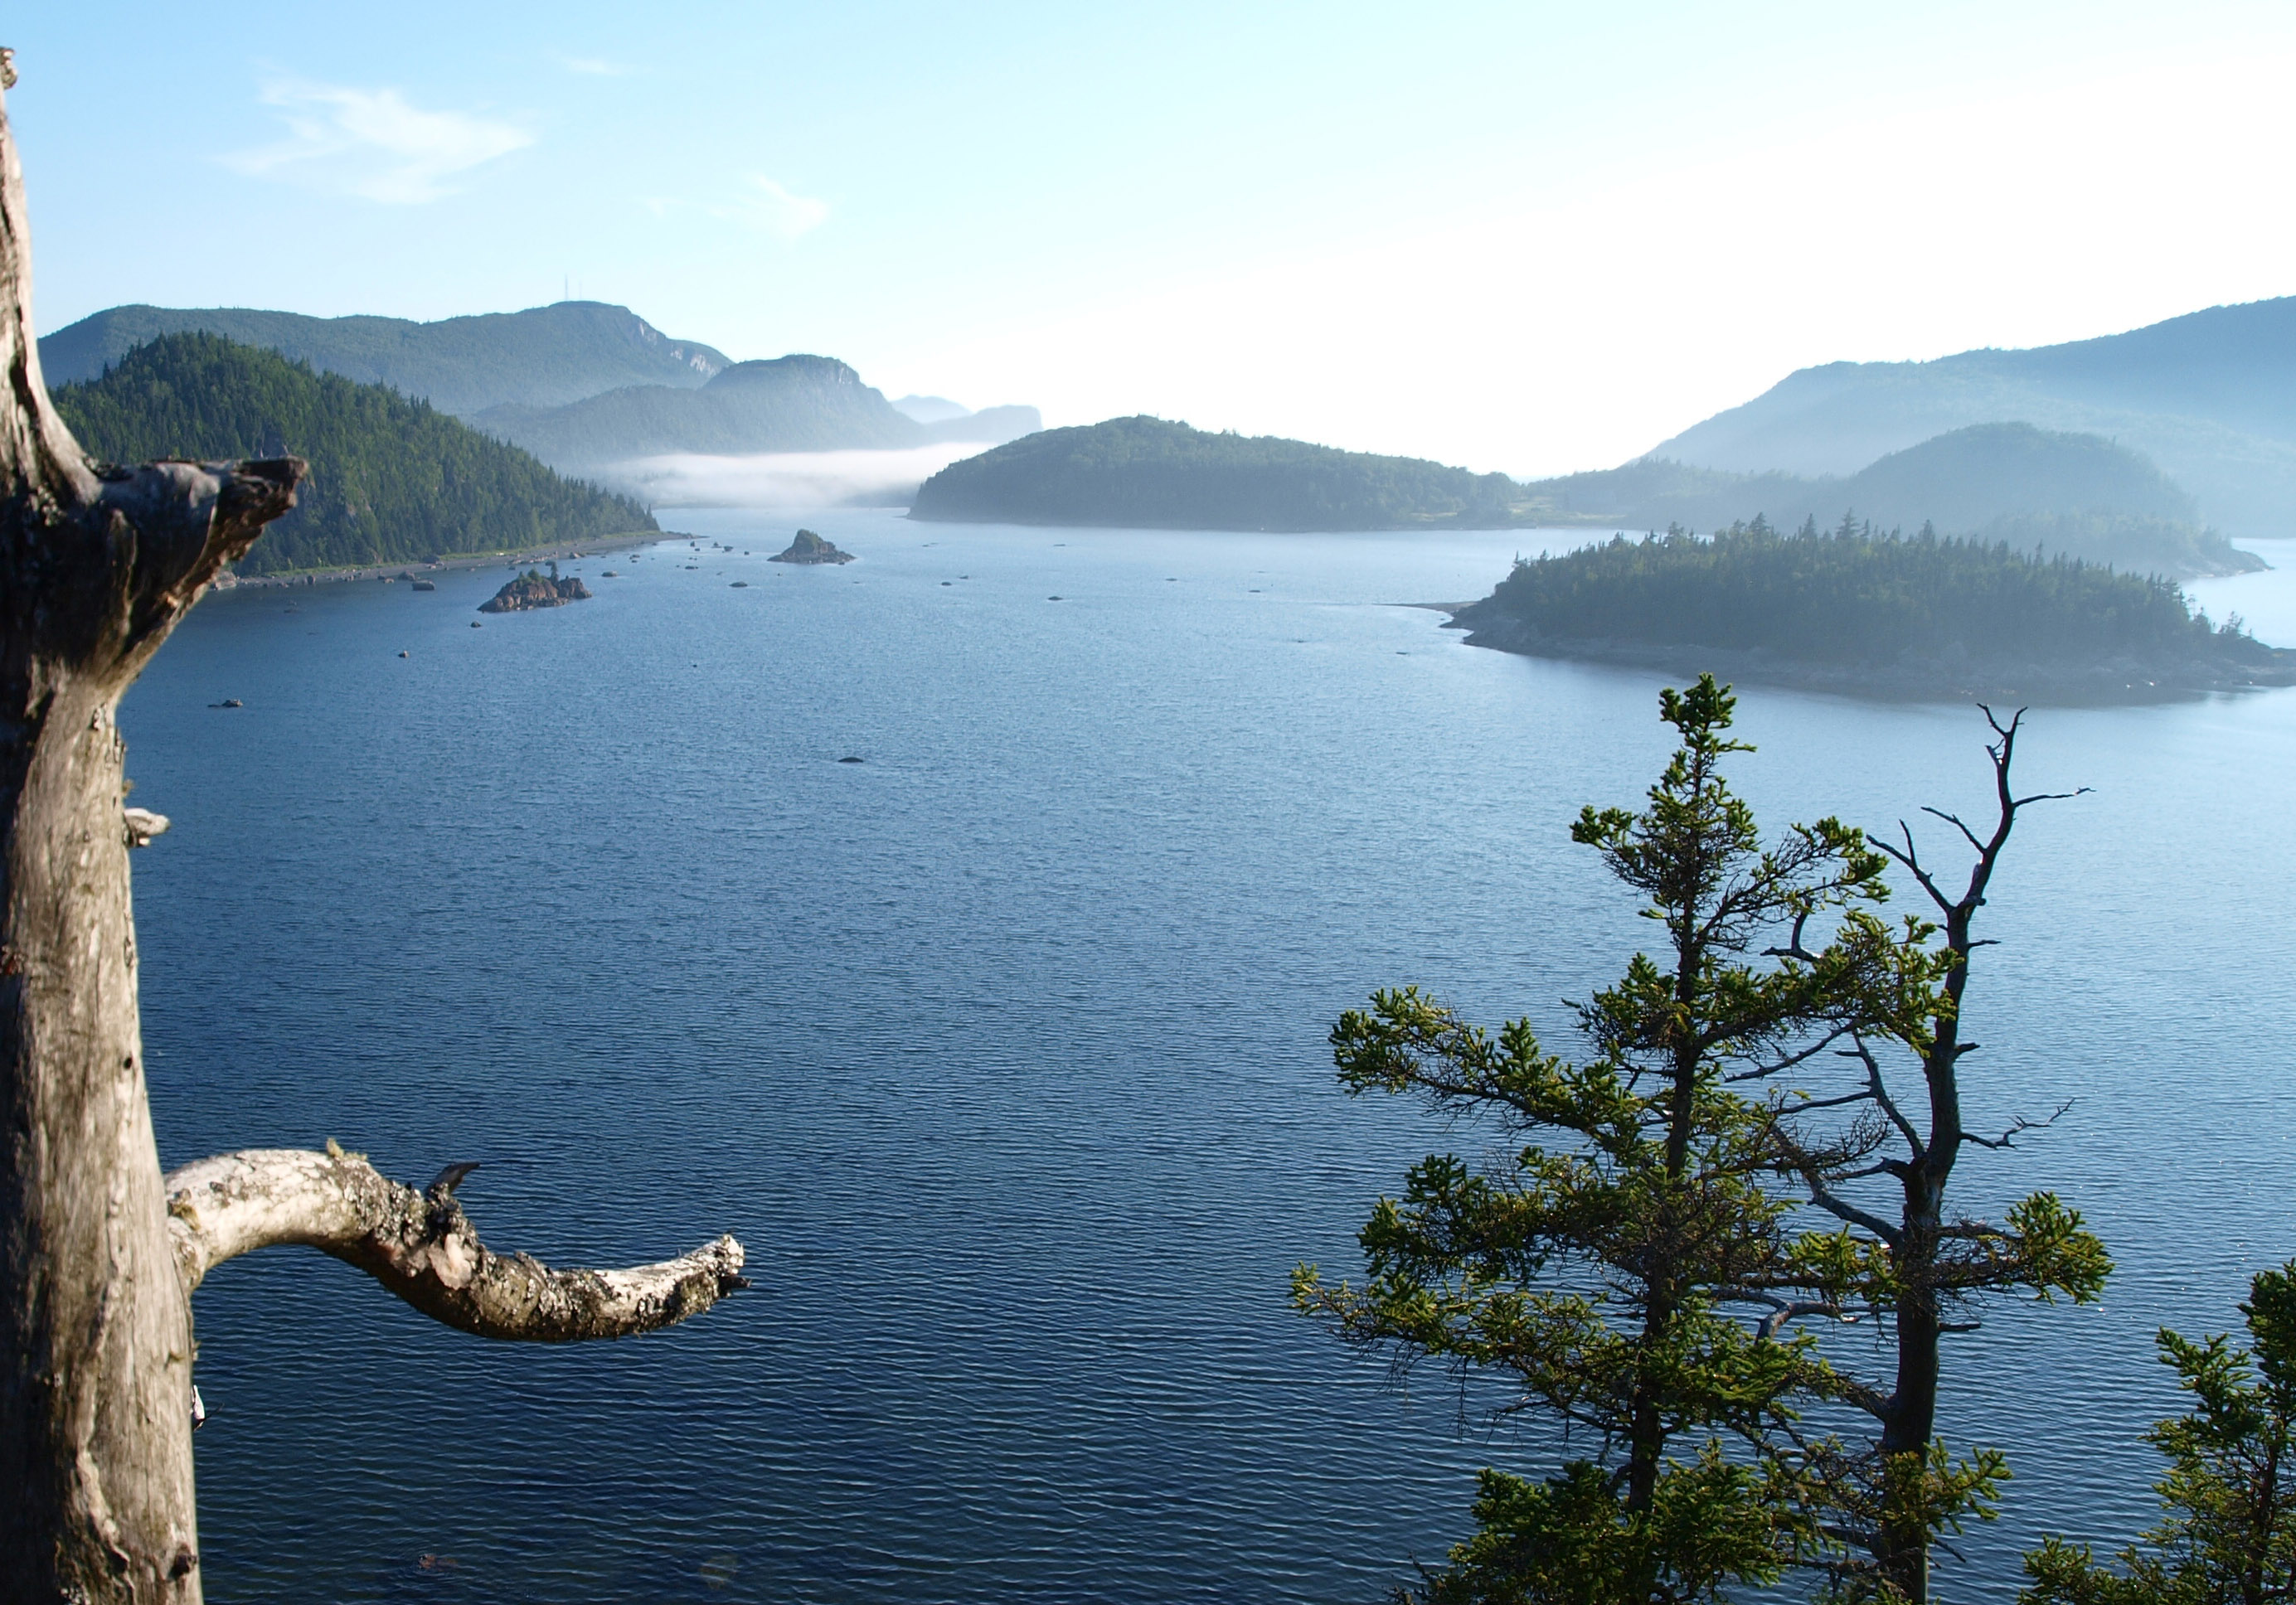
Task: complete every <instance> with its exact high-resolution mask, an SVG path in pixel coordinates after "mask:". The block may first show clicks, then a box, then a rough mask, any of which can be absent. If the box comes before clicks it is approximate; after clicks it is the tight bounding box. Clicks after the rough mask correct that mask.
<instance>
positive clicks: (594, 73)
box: [558, 56, 629, 78]
mask: <svg viewBox="0 0 2296 1605" xmlns="http://www.w3.org/2000/svg"><path fill="white" fill-rule="evenodd" d="M558 64H559V65H560V66H561V67H563V68H564V69H566V70H567V71H569V72H578V73H580V74H581V75H582V76H583V77H585V78H627V77H628V76H629V69H628V68H627V67H625V66H623V65H622V64H621V63H620V62H619V61H606V60H604V59H603V58H601V57H598V56H560V57H559V58H558Z"/></svg>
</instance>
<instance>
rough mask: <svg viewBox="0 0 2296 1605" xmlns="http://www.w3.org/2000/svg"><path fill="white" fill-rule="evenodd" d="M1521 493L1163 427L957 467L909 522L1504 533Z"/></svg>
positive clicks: (1083, 432) (1093, 431)
mask: <svg viewBox="0 0 2296 1605" xmlns="http://www.w3.org/2000/svg"><path fill="white" fill-rule="evenodd" d="M1522 497H1523V487H1521V485H1519V484H1517V483H1516V482H1515V481H1514V480H1513V479H1508V478H1507V477H1506V476H1505V474H1496V473H1494V474H1478V473H1473V472H1471V471H1468V470H1466V469H1464V468H1446V467H1445V466H1443V465H1442V464H1441V463H1429V462H1426V461H1423V460H1422V459H1420V458H1417V457H1382V456H1374V455H1373V454H1370V453H1367V452H1344V451H1338V450H1335V449H1333V447H1331V446H1310V445H1308V443H1307V442H1305V441H1301V440H1286V439H1283V438H1278V437H1276V436H1272V435H1254V436H1245V435H1216V434H1209V433H1207V432H1205V431H1204V430H1196V429H1191V428H1189V427H1188V426H1187V425H1186V424H1185V423H1171V422H1166V421H1165V420H1163V419H1160V418H1146V417H1141V418H1111V419H1110V420H1108V421H1107V422H1104V423H1095V424H1090V425H1087V426H1084V427H1081V428H1077V429H1059V430H1045V431H1044V432H1042V433H1040V434H1035V435H1029V436H1027V437H1024V438H1021V439H1019V440H1015V441H1013V443H1011V444H1010V445H1008V446H998V447H997V448H996V450H994V451H989V452H983V453H982V454H980V455H979V456H977V457H968V458H966V459H964V461H963V462H960V463H951V464H950V465H949V466H948V467H947V468H945V469H943V470H941V471H940V472H939V473H937V474H935V475H934V476H933V477H932V478H931V479H927V480H926V481H925V482H924V484H923V485H922V487H920V488H919V489H918V491H917V497H916V503H915V505H914V507H913V508H912V509H911V510H910V513H911V516H912V517H914V518H920V519H940V520H966V521H978V522H984V523H1010V524H1067V525H1103V526H1114V527H1118V528H1157V529H1286V530H1307V529H1398V528H1409V527H1411V526H1413V525H1416V524H1429V523H1447V524H1454V525H1470V526H1477V527H1483V528H1501V527H1505V526H1506V525H1508V524H1510V523H1521V522H1528V521H1529V520H1528V519H1527V518H1523V517H1519V516H1518V508H1517V504H1518V503H1520V502H1521V500H1522Z"/></svg>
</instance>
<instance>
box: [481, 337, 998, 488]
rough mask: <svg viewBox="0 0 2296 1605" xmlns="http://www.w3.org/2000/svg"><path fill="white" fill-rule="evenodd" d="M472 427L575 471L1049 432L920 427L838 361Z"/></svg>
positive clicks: (767, 365)
mask: <svg viewBox="0 0 2296 1605" xmlns="http://www.w3.org/2000/svg"><path fill="white" fill-rule="evenodd" d="M471 422H473V423H474V424H476V425H477V426H478V427H479V428H480V429H483V430H487V431H488V432H489V433H490V434H494V435H497V436H499V437H501V438H503V439H505V440H508V441H511V442H512V443H514V444H516V445H518V446H523V447H525V448H526V449H527V450H528V451H530V452H532V453H533V454H535V455H536V456H537V457H539V458H541V459H542V460H543V461H544V462H545V463H551V464H552V465H553V466H555V467H558V468H561V469H564V470H568V471H573V470H584V469H587V470H604V469H609V468H611V466H612V465H613V464H616V463H627V462H628V461H630V460H631V459H634V458H638V457H653V456H662V455H667V454H672V453H700V454H708V455H726V456H734V455H745V454H754V453H760V452H814V451H838V450H849V449H855V448H860V449H869V448H875V449H888V448H894V447H901V446H926V445H931V444H932V443H933V442H935V441H941V440H984V441H990V440H1009V439H1011V438H1013V437H1014V436H1015V435H1021V434H1025V433H1027V432H1029V430H1034V429H1036V428H1037V427H1038V426H1039V423H1040V420H1039V419H1038V418H1037V409H1036V408H1034V407H992V408H990V409H989V410H988V411H987V412H983V413H964V414H962V415H961V416H958V417H954V418H949V419H946V420H943V421H941V422H935V423H920V422H917V421H916V420H915V419H914V418H912V417H909V416H908V415H906V414H904V413H902V412H900V411H899V410H898V408H896V407H895V406H894V405H893V404H892V403H891V402H889V401H887V400H886V399H885V397H883V396H882V395H881V394H880V393H879V392H878V391H876V390H874V389H871V388H870V387H869V386H867V385H865V384H863V383H862V382H861V376H860V375H859V374H858V373H855V372H854V371H853V370H852V369H851V368H849V367H847V366H846V365H845V364H843V363H841V362H839V361H838V360H837V359H836V358H834V357H830V356H782V357H776V358H775V359H774V360H772V361H770V362H743V363H735V364H733V365H732V366H730V367H728V368H726V370H725V371H724V372H723V373H719V374H717V376H715V377H714V378H712V379H711V380H710V381H709V382H708V383H707V384H704V385H703V386H702V387H701V389H670V388H668V387H667V386H663V385H634V386H630V387H628V388H627V389H616V390H609V391H607V392H606V393H605V394H603V395H602V396H592V397H588V398H586V399H585V400H581V401H577V402H573V403H571V404H570V405H565V406H560V407H530V406H517V405H505V406H496V407H489V408H488V409H487V410H486V411H485V412H482V413H480V414H477V415H476V416H474V417H473V418H472V419H471Z"/></svg>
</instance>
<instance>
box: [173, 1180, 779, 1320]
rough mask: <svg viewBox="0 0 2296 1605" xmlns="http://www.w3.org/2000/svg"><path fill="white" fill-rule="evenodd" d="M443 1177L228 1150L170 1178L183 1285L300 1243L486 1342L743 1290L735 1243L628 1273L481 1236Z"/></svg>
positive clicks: (693, 1304)
mask: <svg viewBox="0 0 2296 1605" xmlns="http://www.w3.org/2000/svg"><path fill="white" fill-rule="evenodd" d="M458 1179H459V1178H458V1177H455V1175H454V1174H453V1171H452V1169H450V1170H449V1171H448V1173H447V1175H445V1176H442V1177H441V1178H440V1179H439V1181H437V1182H434V1183H431V1184H430V1187H429V1189H428V1190H426V1191H421V1192H418V1191H415V1190H414V1188H412V1187H406V1186H402V1185H400V1184H399V1183H397V1182H394V1181H392V1180H390V1179H389V1177H388V1176H385V1175H381V1173H380V1172H378V1171H377V1170H376V1169H375V1168H374V1167H373V1166H372V1165H370V1164H368V1163H367V1161H366V1159H365V1156H364V1155H361V1154H353V1153H344V1152H343V1151H340V1149H335V1148H333V1147H332V1146H331V1147H330V1149H329V1151H327V1152H325V1153H315V1152H311V1151H307V1150H304V1149H291V1148H285V1149H250V1150H247V1151H244V1152H242V1153H227V1154H218V1155H217V1156H216V1157H215V1158H213V1159H201V1160H199V1161H197V1162H196V1163H194V1164H191V1165H186V1166H184V1167H183V1168H182V1169H181V1170H178V1171H176V1172H173V1173H172V1174H171V1175H168V1233H169V1236H170V1237H171V1239H172V1240H173V1241H174V1245H175V1251H176V1265H177V1266H178V1267H179V1268H180V1269H181V1271H182V1273H183V1278H184V1290H185V1291H186V1292H188V1291H190V1290H193V1289H194V1288H197V1287H198V1286H199V1285H200V1282H201V1281H202V1280H203V1279H204V1278H205V1277H206V1275H207V1273H208V1272H209V1270H210V1269H211V1268H213V1267H214V1266H216V1265H220V1264H221V1263H222V1262H223V1261H225V1260H226V1259H230V1258H232V1257H234V1256H237V1255H241V1254H245V1253H248V1252H249V1251H250V1250H251V1249H263V1248H269V1247H271V1246H272V1245H274V1244H276V1243H300V1244H303V1245H305V1246H307V1247H309V1248H314V1249H320V1250H322V1251H323V1252H324V1253H328V1254H332V1255H333V1256H334V1257H336V1258H337V1259H340V1260H342V1261H343V1262H345V1263H346V1264H348V1265H357V1267H358V1268H359V1269H360V1270H362V1271H365V1273H367V1274H368V1275H370V1276H372V1277H373V1278H374V1279H375V1280H376V1281H377V1282H381V1283H382V1285H383V1286H384V1287H386V1288H388V1289H389V1290H391V1291H392V1292H394V1293H396V1294H398V1296H399V1297H400V1298H404V1299H405V1300H406V1302H407V1303H409V1304H411V1305H413V1306H414V1307H415V1308H416V1309H418V1310H421V1311H422V1313H423V1314H426V1315H429V1316H430V1317H431V1318H432V1319H434V1320H438V1321H443V1322H446V1323H447V1325H448V1326H455V1327H460V1328H461V1329H462V1330H463V1331H466V1332H475V1333H477V1334H478V1335H479V1336H480V1337H482V1338H502V1339H511V1340H512V1341H516V1342H527V1343H574V1342H579V1341H581V1340H583V1339H589V1338H625V1337H630V1336H633V1335H635V1334H636V1333H639V1332H650V1331H655V1330H656V1329H658V1328H660V1327H665V1326H670V1325H674V1324H676V1322H680V1321H683V1320H685V1318H686V1317H687V1316H689V1315H698V1314H701V1312H702V1311H703V1310H706V1309H708V1308H709V1306H711V1305H713V1304H715V1303H717V1300H718V1299H719V1298H723V1297H724V1296H725V1295H726V1293H728V1292H731V1291H732V1290H734V1289H735V1288H738V1287H741V1286H743V1285H744V1283H743V1282H742V1274H741V1273H742V1245H741V1244H740V1243H738V1242H735V1241H734V1240H733V1239H732V1238H730V1237H721V1238H719V1239H717V1241H715V1242H710V1243H704V1244H703V1245H702V1246H701V1248H699V1249H695V1250H693V1253H691V1254H686V1255H683V1256H680V1257H678V1258H676V1259H667V1260H663V1261H662V1262H660V1264H658V1265H638V1266H635V1268H633V1269H630V1270H627V1271H553V1270H551V1269H550V1268H549V1267H547V1266H546V1265H541V1264H540V1263H538V1262H537V1261H536V1260H533V1259H530V1258H529V1257H527V1256H526V1255H523V1254H517V1255H511V1256H507V1257H506V1256H504V1255H500V1254H496V1253H494V1252H493V1251H491V1250H490V1249H488V1248H487V1247H486V1245H485V1244H483V1243H481V1242H480V1241H479V1234H478V1232H476V1231H475V1230H473V1229H472V1227H471V1223H470V1220H469V1218H468V1217H467V1216H464V1215H463V1207H462V1205H461V1203H460V1202H458V1201H457V1200H456V1199H455V1194H454V1185H455V1181H456V1180H458Z"/></svg>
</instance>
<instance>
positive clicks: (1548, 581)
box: [1450, 517, 2296, 700]
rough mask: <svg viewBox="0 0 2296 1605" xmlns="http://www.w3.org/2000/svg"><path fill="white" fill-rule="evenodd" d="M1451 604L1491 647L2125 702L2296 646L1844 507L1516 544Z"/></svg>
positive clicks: (2285, 665) (2217, 682) (2166, 591)
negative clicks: (1703, 533) (1690, 529)
mask: <svg viewBox="0 0 2296 1605" xmlns="http://www.w3.org/2000/svg"><path fill="white" fill-rule="evenodd" d="M1450 611H1451V614H1452V624H1453V625H1454V626H1456V627H1460V628H1464V629H1466V630H1469V631H1470V632H1472V633H1471V634H1470V635H1468V637H1467V639H1468V641H1469V643H1471V644H1472V645H1476V646H1488V647H1495V648H1497V649H1498V650H1500V651H1512V652H1522V653H1527V654H1529V655H1532V656H1537V657H1552V658H1583V659H1601V660H1608V661H1616V662H1629V663H1643V664H1650V665H1652V666H1654V667H1666V668H1669V669H1678V670H1682V671H1683V672H1692V673H1694V672H1702V671H1705V670H1712V671H1713V672H1715V673H1717V674H1719V675H1721V676H1724V677H1726V678H1728V677H1732V676H1735V677H1739V678H1743V679H1750V680H1764V679H1767V680H1772V681H1782V682H1785V683H1788V684H1800V685H1808V686H1813V687H1816V688H1820V689H1828V690H1840V691H1849V692H1882V693H1885V694H1909V695H1932V694H1953V695H1980V696H1981V695H1993V696H2048V697H2070V698H2076V699H2083V700H2086V699H2091V698H2095V699H2103V700H2125V699H2128V698H2130V697H2148V696H2153V695H2158V694H2161V693H2164V692H2183V691H2201V690H2215V689H2227V688H2231V687H2235V686H2243V685H2285V684H2296V651H2285V650H2282V649H2277V648H2274V647H2270V646H2267V645H2265V644H2264V643H2261V642H2259V641H2257V640H2256V639H2255V638H2254V637H2253V636H2251V635H2248V634H2247V633H2246V631H2245V630H2244V629H2243V628H2242V627H2241V625H2240V623H2239V620H2238V619H2237V618H2227V619H2226V620H2225V621H2224V622H2223V623H2222V624H2216V623H2213V622H2211V621H2210V618H2209V617H2208V615H2207V614H2206V613H2204V612H2200V611H2197V610H2194V608H2193V607H2192V605H2191V604H2190V602H2188V601H2187V600H2186V598H2185V594H2184V592H2183V590H2182V588H2181V587H2180V586H2178V585H2177V584H2176V582H2174V581H2173V580H2169V579H2163V578H2158V577H2140V576H2136V575H2128V574H2120V573H2115V572H2114V571H2112V569H2107V568H2103V567H2102V566H2099V565H2097V564H2094V563H2087V562H2083V561H2079V559H2075V558H2068V557H2051V558H2043V557H2036V556H2033V555H2030V554H2029V553H2020V552H2017V551H2014V550H2013V549H2012V548H2010V547H2008V546H2006V545H2000V544H1990V543H1986V542H1982V541H1971V540H1959V539H1952V538H1948V537H1943V536H1938V535H1937V534H1936V533H1935V532H1934V531H1930V530H1924V531H1923V532H1922V533H1920V534H1917V535H1915V536H1903V535H1900V534H1898V532H1896V531H1877V530H1875V529H1874V528H1872V527H1871V526H1870V525H1868V524H1862V523H1859V522H1857V521H1856V520H1852V519H1849V518H1847V517H1845V518H1844V519H1843V520H1842V521H1841V524H1840V525H1839V526H1837V527H1836V528H1834V529H1833V530H1832V531H1830V532H1821V531H1820V530H1819V529H1817V528H1816V526H1815V524H1814V523H1812V524H1809V525H1806V526H1805V527H1804V528H1802V529H1801V530H1800V531H1799V532H1797V533H1794V534H1791V535H1789V534H1784V533H1782V532H1780V531H1778V530H1776V529H1775V528H1771V527H1770V526H1769V524H1768V523H1767V520H1760V519H1757V520H1754V521H1753V522H1752V523H1751V524H1738V525H1734V526H1733V527H1732V528H1727V529H1725V530H1721V531H1718V533H1716V534H1715V535H1713V536H1710V537H1700V536H1693V535H1691V534H1689V533H1687V532H1685V531H1681V530H1677V531H1674V532H1671V533H1669V534H1667V535H1662V536H1644V537H1642V538H1640V539H1630V538H1628V537H1627V536H1615V537H1613V538H1612V539H1611V540H1609V541H1606V542H1603V543H1601V544H1599V545H1592V546H1587V547H1585V548H1582V549H1580V550H1579V551H1576V552H1571V553H1564V554H1562V555H1560V556H1553V557H1540V558H1537V559H1533V560H1529V561H1524V560H1520V559H1519V560H1517V561H1516V563H1515V567H1514V570H1513V572H1512V573H1511V574H1509V575H1508V576H1507V577H1505V579H1503V580H1501V581H1500V582H1499V585H1498V586H1497V589H1496V590H1494V591H1493V592H1492V593H1491V594H1490V595H1489V596H1488V597H1485V598H1484V599H1483V600H1482V601H1480V602H1473V603H1472V604H1469V605H1468V606H1465V607H1463V608H1458V609H1454V610H1450Z"/></svg>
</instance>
